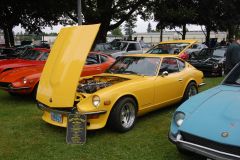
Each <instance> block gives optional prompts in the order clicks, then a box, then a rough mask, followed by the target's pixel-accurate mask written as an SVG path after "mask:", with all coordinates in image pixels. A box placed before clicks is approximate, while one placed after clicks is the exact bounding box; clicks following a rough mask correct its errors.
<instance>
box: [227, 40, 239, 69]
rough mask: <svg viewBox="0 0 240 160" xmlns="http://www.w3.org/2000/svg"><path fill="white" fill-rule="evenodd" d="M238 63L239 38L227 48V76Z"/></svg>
mask: <svg viewBox="0 0 240 160" xmlns="http://www.w3.org/2000/svg"><path fill="white" fill-rule="evenodd" d="M238 62H240V37H237V38H236V39H235V41H234V42H233V43H231V44H230V45H229V46H228V48H227V51H226V62H225V74H227V73H228V72H230V71H231V69H232V68H233V67H234V66H235V65H236V64H237V63H238Z"/></svg>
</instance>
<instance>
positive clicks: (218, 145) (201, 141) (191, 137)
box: [181, 132, 240, 156]
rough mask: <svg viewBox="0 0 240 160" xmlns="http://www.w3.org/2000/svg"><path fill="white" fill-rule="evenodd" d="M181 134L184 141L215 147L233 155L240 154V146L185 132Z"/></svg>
mask: <svg viewBox="0 0 240 160" xmlns="http://www.w3.org/2000/svg"><path fill="white" fill-rule="evenodd" d="M181 135H182V137H183V140H184V141H187V142H191V143H194V144H197V145H201V146H204V147H208V148H211V149H215V150H218V151H221V152H226V153H230V154H235V155H238V156H240V147H236V146H232V145H227V144H222V143H218V142H214V141H211V140H208V139H205V138H201V137H198V136H195V135H191V134H189V133H186V132H181Z"/></svg>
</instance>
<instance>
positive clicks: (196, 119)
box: [169, 64, 240, 160]
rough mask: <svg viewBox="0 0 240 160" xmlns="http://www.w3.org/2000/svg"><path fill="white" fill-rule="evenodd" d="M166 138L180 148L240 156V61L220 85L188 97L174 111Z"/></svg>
mask: <svg viewBox="0 0 240 160" xmlns="http://www.w3.org/2000/svg"><path fill="white" fill-rule="evenodd" d="M169 139H170V141H171V142H173V143H174V144H176V146H177V148H178V150H179V151H184V152H186V151H190V152H195V153H197V154H200V155H203V156H205V157H208V158H211V159H217V160H229V159H233V160H235V159H238V160H239V159H240V64H238V65H236V66H235V68H234V69H233V70H232V71H231V72H230V73H229V74H228V76H227V77H226V78H225V79H224V80H223V82H222V83H221V84H220V85H219V86H217V87H214V88H212V89H209V90H207V91H205V92H202V93H200V94H198V95H196V96H193V97H191V98H190V99H189V100H188V101H186V102H185V103H183V104H182V105H181V106H180V107H179V108H178V109H177V110H176V111H175V113H174V115H173V119H172V123H171V128H170V132H169Z"/></svg>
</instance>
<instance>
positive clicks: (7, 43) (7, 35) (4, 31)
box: [3, 27, 11, 47]
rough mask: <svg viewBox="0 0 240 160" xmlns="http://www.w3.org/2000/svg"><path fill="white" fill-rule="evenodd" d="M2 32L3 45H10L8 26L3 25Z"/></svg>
mask: <svg viewBox="0 0 240 160" xmlns="http://www.w3.org/2000/svg"><path fill="white" fill-rule="evenodd" d="M3 33H4V40H5V46H6V47H10V46H11V44H10V36H9V32H8V28H7V27H4V28H3Z"/></svg>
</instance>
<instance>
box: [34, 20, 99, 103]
mask: <svg viewBox="0 0 240 160" xmlns="http://www.w3.org/2000/svg"><path fill="white" fill-rule="evenodd" d="M99 27H100V24H96V25H82V26H75V27H68V28H63V29H62V30H61V31H60V33H59V34H58V37H57V39H56V41H55V43H54V45H53V48H52V50H51V53H50V55H49V57H48V59H47V62H46V64H45V66H44V69H43V72H42V75H41V78H40V82H39V86H38V91H37V100H38V101H39V102H41V103H43V104H45V105H47V106H49V107H72V106H73V104H74V99H75V93H76V89H77V85H78V81H79V78H80V76H79V75H81V72H82V69H83V66H84V64H85V61H86V58H87V55H88V53H89V52H90V49H91V47H92V44H93V42H94V40H95V38H96V35H97V33H98V30H99Z"/></svg>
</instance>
